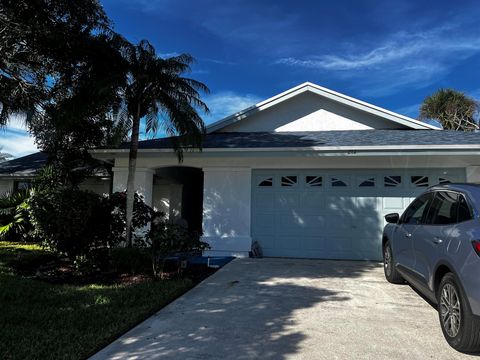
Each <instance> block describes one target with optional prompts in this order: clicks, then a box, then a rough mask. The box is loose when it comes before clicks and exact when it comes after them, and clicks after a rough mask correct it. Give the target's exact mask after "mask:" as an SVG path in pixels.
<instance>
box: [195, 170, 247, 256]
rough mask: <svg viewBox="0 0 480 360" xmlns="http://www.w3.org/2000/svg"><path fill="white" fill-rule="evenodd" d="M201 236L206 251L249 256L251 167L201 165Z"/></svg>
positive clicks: (213, 253) (214, 253) (208, 252)
mask: <svg viewBox="0 0 480 360" xmlns="http://www.w3.org/2000/svg"><path fill="white" fill-rule="evenodd" d="M203 172H204V180H203V240H204V241H206V242H208V243H209V244H210V247H211V249H210V250H209V251H206V254H207V255H233V256H248V252H249V251H250V250H251V244H252V238H251V232H250V214H251V179H252V171H251V169H250V168H233V167H232V168H204V169H203Z"/></svg>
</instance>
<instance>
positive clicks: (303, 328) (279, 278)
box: [93, 259, 470, 360]
mask: <svg viewBox="0 0 480 360" xmlns="http://www.w3.org/2000/svg"><path fill="white" fill-rule="evenodd" d="M468 357H470V356H467V355H464V354H460V353H458V352H456V351H455V350H453V349H451V348H450V347H449V346H448V344H447V343H446V342H445V340H444V338H443V336H442V333H441V330H440V327H439V324H438V318H437V312H436V310H435V309H433V308H432V307H431V306H430V305H429V304H427V303H426V302H425V301H424V300H423V299H422V298H421V297H419V296H418V295H417V294H416V293H415V292H414V291H413V290H412V289H411V288H410V287H409V286H408V285H391V284H389V283H387V282H386V281H385V280H384V278H383V269H382V267H381V265H380V264H377V263H370V262H348V261H320V260H294V259H260V260H253V259H240V260H235V261H233V262H232V263H230V264H229V265H227V266H226V267H224V268H223V269H221V270H220V271H218V272H217V273H216V274H214V275H213V276H211V277H210V278H208V279H207V280H206V281H204V282H203V283H201V284H200V285H198V286H197V287H196V288H194V289H192V290H191V291H189V292H188V293H187V294H185V295H184V296H182V297H181V298H179V299H178V300H176V301H175V302H173V303H172V304H170V305H169V306H167V307H165V308H164V309H163V310H161V311H159V312H158V313H157V314H156V315H154V316H152V317H151V318H150V319H148V320H147V321H145V322H144V323H142V324H140V325H139V326H137V327H136V328H134V329H132V330H131V331H130V332H128V333H127V334H125V335H124V336H122V337H121V338H120V339H118V340H116V341H115V342H113V343H112V344H111V345H109V346H107V347H106V348H105V349H103V350H102V351H100V352H99V353H98V354H96V355H95V356H94V357H93V359H96V360H98V359H153V358H161V359H255V358H259V359H275V360H277V359H385V358H388V359H407V358H408V359H422V360H423V359H461V358H468Z"/></svg>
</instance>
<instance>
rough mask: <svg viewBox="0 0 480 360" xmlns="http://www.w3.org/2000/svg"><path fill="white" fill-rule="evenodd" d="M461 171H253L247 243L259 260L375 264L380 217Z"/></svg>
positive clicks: (455, 178) (454, 179) (458, 176)
mask: <svg viewBox="0 0 480 360" xmlns="http://www.w3.org/2000/svg"><path fill="white" fill-rule="evenodd" d="M458 181H465V169H425V170H423V169H418V170H416V169H407V170H403V169H389V170H318V169H314V170H308V169H302V170H298V169H294V170H254V171H253V172H252V240H253V241H255V240H256V241H258V242H259V244H260V246H261V248H262V250H263V254H264V255H265V256H271V257H299V258H322V259H368V260H380V259H381V257H382V252H381V240H382V230H383V226H384V224H385V222H384V219H383V217H384V215H386V214H388V213H392V212H398V213H401V212H402V211H403V210H404V209H405V208H406V207H407V206H408V204H409V203H410V202H411V201H412V200H413V198H415V197H416V196H417V195H418V194H420V193H421V192H422V191H424V190H425V189H426V188H427V187H429V186H431V185H436V184H439V183H446V182H458Z"/></svg>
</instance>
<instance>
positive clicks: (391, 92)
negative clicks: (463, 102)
mask: <svg viewBox="0 0 480 360" xmlns="http://www.w3.org/2000/svg"><path fill="white" fill-rule="evenodd" d="M101 2H102V4H103V5H104V7H105V10H106V12H107V14H108V16H109V17H110V18H111V19H112V21H113V22H114V24H115V28H116V30H117V31H118V32H120V33H122V34H123V35H124V36H126V37H127V38H128V39H130V40H131V41H134V42H137V41H139V40H141V39H148V40H150V41H151V42H152V43H153V44H154V46H155V47H156V49H157V51H158V53H159V54H160V55H162V56H171V55H176V54H179V53H183V52H186V53H190V54H191V55H193V56H194V57H195V58H196V59H197V62H196V64H195V65H194V66H193V69H192V73H191V74H189V76H190V77H192V78H195V79H197V80H200V81H202V82H204V83H205V84H207V85H208V86H209V88H210V90H211V93H210V94H209V95H207V96H205V98H204V99H205V101H206V102H207V104H208V105H209V107H210V108H211V111H212V112H211V114H210V116H208V117H206V118H205V120H206V122H207V123H210V122H212V121H214V120H217V119H220V118H222V117H224V116H227V115H229V114H231V113H233V112H235V111H238V110H241V109H243V108H245V107H248V106H250V105H253V104H254V103H256V102H258V101H260V100H262V99H265V98H268V97H270V96H273V95H275V94H277V93H279V92H281V91H284V90H286V89H288V88H290V87H293V86H295V85H298V84H300V83H302V82H305V81H310V82H314V83H317V84H319V85H321V86H325V87H327V88H330V89H332V90H336V91H339V92H342V93H345V94H347V95H350V96H353V97H356V98H359V99H362V100H365V101H367V102H371V103H373V104H375V105H378V106H382V107H385V108H387V109H389V110H393V111H397V112H400V113H402V114H404V115H408V116H412V117H416V116H417V115H418V107H419V104H420V103H421V102H422V100H423V99H424V98H425V96H427V95H428V94H430V93H432V92H433V91H435V90H437V89H438V88H440V87H453V88H455V89H458V90H461V91H464V92H466V93H467V94H469V95H471V96H473V97H475V98H480V71H479V65H480V25H479V22H478V19H479V18H480V4H478V2H476V1H462V2H452V1H418V0H417V1H388V0H382V1H374V0H369V1H358V0H356V1H341V0H338V1H334V2H333V1H328V2H327V1H301V0H299V1H296V2H292V1H286V0H284V1H281V0H275V1H225V0H223V1H217V0H203V1H193V0H191V1H182V0H102V1H101ZM0 131H1V130H0ZM0 146H3V147H4V151H8V152H10V153H12V154H14V155H16V156H19V155H24V154H26V153H28V152H32V151H34V145H33V141H32V140H31V139H30V138H28V136H27V135H26V134H25V132H24V130H22V126H21V123H20V122H18V121H13V122H12V126H11V127H10V128H9V129H8V130H7V131H6V132H4V134H2V135H1V138H0Z"/></svg>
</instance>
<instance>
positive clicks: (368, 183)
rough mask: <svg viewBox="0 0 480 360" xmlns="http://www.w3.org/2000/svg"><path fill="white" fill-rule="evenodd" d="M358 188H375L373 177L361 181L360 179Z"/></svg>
mask: <svg viewBox="0 0 480 360" xmlns="http://www.w3.org/2000/svg"><path fill="white" fill-rule="evenodd" d="M358 186H359V187H374V186H375V178H374V177H369V178H362V179H360V181H359V184H358Z"/></svg>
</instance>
